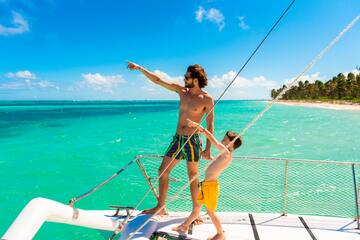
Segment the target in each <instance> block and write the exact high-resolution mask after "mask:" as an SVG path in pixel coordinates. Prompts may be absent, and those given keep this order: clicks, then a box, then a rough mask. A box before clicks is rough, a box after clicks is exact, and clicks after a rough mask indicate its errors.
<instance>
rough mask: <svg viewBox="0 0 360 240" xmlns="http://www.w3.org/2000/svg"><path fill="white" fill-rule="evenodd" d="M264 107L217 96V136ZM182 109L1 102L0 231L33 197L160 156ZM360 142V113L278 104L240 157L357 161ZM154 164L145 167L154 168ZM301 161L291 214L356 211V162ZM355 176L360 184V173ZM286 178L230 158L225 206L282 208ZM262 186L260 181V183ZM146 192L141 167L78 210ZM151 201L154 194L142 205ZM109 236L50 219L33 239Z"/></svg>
mask: <svg viewBox="0 0 360 240" xmlns="http://www.w3.org/2000/svg"><path fill="white" fill-rule="evenodd" d="M265 105H266V102H264V101H223V102H220V103H219V104H218V106H217V107H216V109H215V135H216V137H218V138H220V139H221V137H222V136H223V135H224V133H225V132H226V131H227V130H230V129H231V130H234V131H238V132H240V131H241V129H243V128H244V127H245V126H246V124H247V123H248V122H249V121H250V120H251V119H252V118H253V117H254V116H255V115H256V114H257V113H258V112H259V111H261V110H262V109H263V108H264V106H265ZM178 106H179V103H178V102H177V101H119V102H117V101H101V102H97V101H89V102H72V101H55V102H53V101H42V102H33V101H26V102H16V101H15V102H11V101H2V102H0V176H1V181H0V189H1V190H0V191H1V194H0V209H1V211H0V235H2V234H3V233H4V232H5V230H6V229H7V228H8V227H9V225H10V224H11V222H12V221H13V220H14V219H15V217H16V216H17V214H18V213H19V212H20V211H21V209H22V208H23V207H24V206H25V204H26V203H27V202H28V201H29V200H31V199H32V198H34V197H38V196H42V197H46V198H50V199H54V200H57V201H60V202H63V203H67V201H68V200H69V199H71V198H72V197H74V196H77V195H79V194H81V193H83V192H85V191H87V190H89V189H90V188H91V187H93V186H95V185H96V184H97V183H99V182H101V181H103V180H104V179H106V178H107V177H109V176H110V175H111V174H112V173H114V172H116V171H117V170H119V169H120V168H121V167H122V166H124V165H125V164H126V163H127V162H129V161H130V160H131V159H133V157H134V156H136V155H139V154H142V155H151V154H158V155H161V154H163V153H164V151H165V150H166V148H167V146H168V144H169V142H170V141H171V138H172V136H173V134H174V133H175V128H176V123H177V115H178ZM359 139H360V112H356V111H337V110H329V109H319V108H305V107H299V106H296V107H295V106H284V105H275V106H273V108H272V109H270V110H269V112H268V113H266V114H265V115H264V116H263V118H261V119H260V120H259V121H258V122H257V123H256V124H255V125H254V126H253V127H252V128H251V129H250V130H249V131H248V132H247V134H246V135H245V136H244V139H243V141H244V144H243V146H242V147H241V148H240V149H239V150H238V151H237V152H236V153H235V155H239V156H240V155H245V156H270V157H288V158H305V159H320V160H335V161H354V162H360V140H359ZM203 140H204V141H205V139H203ZM213 153H214V154H215V153H216V151H213ZM156 164H157V163H153V164H150V163H149V164H148V165H146V164H145V165H146V167H147V168H148V170H149V171H150V172H151V171H153V172H156V168H157V165H156ZM183 165H184V164H183ZM300 165H301V163H294V164H293V166H291V167H290V169H289V175H290V176H297V177H298V178H290V179H289V194H288V201H289V203H288V209H287V210H288V211H289V212H294V213H296V212H298V213H305V214H316V215H332V214H333V213H335V214H333V215H340V216H347V217H351V216H352V214H353V213H354V212H353V209H354V208H353V207H354V206H353V205H351V204H353V203H354V198H353V197H354V196H353V195H352V194H353V192H354V189H353V182H352V175H351V167H350V166H340V165H338V166H322V165H319V164H313V165H311V164H310V165H306V166H303V165H301V166H300ZM357 172H358V173H357V174H358V175H357V176H356V179H357V180H359V179H360V178H359V176H360V169H357ZM283 176H284V171H283V165H282V164H280V163H278V162H276V163H274V164H268V165H266V164H265V165H264V163H260V162H256V163H254V162H248V161H246V162H235V163H233V165H232V168H231V169H230V170H229V171H227V172H225V173H224V177H223V178H222V179H225V180H226V181H225V180H224V183H222V187H223V188H222V189H223V190H222V191H223V193H224V194H223V195H222V197H221V198H220V202H224V203H225V202H230V201H231V202H232V203H233V204H224V205H220V208H221V209H223V210H227V211H231V210H245V211H262V212H278V211H281V206H282V205H281V203H282V199H281V197H279V196H282V191H283V189H282V181H281V179H283ZM299 179H302V180H299ZM260 180H261V181H260ZM299 181H302V182H301V184H302V185H300V184H299ZM226 182H231V183H232V184H229V185H234V186H236V189H238V192H239V195H241V197H242V198H241V199H240V200H234V199H232V198H231V197H232V195H231V193H232V194H233V191H232V190H231V189H230V188H229V187H228V186H227V185H226ZM257 182H263V184H261V185H257V186H255V185H254V183H257ZM358 182H359V181H358ZM303 183H306V186H304V185H303ZM308 186H309V187H308ZM146 190H147V185H146V183H145V182H144V180H143V178H142V175H141V173H140V171H139V170H138V169H136V168H135V165H134V167H132V168H130V169H129V171H126V172H124V174H122V175H120V176H119V177H118V178H117V179H115V180H114V181H113V182H110V183H109V184H108V185H106V186H105V187H103V188H102V189H100V190H99V191H98V192H97V193H95V194H94V195H92V196H90V197H89V198H86V199H84V200H82V201H80V202H79V203H78V205H77V206H78V207H80V208H85V209H107V208H108V205H110V204H114V205H135V204H136V203H137V201H139V200H140V198H141V197H142V194H143V193H144V191H146ZM254 192H256V194H254ZM185 195H188V192H186V193H185ZM322 198H323V199H322ZM329 198H332V199H329ZM242 200H243V201H242ZM326 200H329V201H330V200H331V201H330V202H331V204H332V205H329V206H326V209H325V208H324V209H322V210H321V211H320V210H319V209H320V208H319V205H316V204H315V205H314V204H308V203H309V202H311V203H319V204H320V205H321V204H322V205H324V204H325V203H324V201H326ZM153 204H154V198H153V197H151V196H150V197H149V198H147V199H146V201H145V202H144V204H143V205H142V206H141V207H142V208H146V207H150V206H152V205H153ZM311 205H312V206H313V207H312V208H311ZM350 205H351V206H350ZM173 207H175V205H174V206H173ZM232 207H234V208H236V209H232ZM104 236H105V235H104V233H103V232H99V231H96V230H91V229H84V228H80V227H74V226H67V225H61V224H54V223H46V224H45V225H44V226H43V227H42V228H41V229H40V231H39V233H38V234H37V235H36V237H35V239H50V238H51V239H85V238H86V239H104Z"/></svg>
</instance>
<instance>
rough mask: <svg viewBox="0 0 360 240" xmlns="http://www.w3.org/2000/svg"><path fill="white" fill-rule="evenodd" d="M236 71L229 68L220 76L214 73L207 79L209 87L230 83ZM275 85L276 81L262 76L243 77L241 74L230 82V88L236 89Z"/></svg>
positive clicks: (223, 86) (224, 85) (219, 86)
mask: <svg viewBox="0 0 360 240" xmlns="http://www.w3.org/2000/svg"><path fill="white" fill-rule="evenodd" d="M235 76H236V72H235V71H233V70H231V71H229V72H227V73H224V74H223V75H221V76H217V75H215V76H214V77H212V78H211V79H210V81H209V87H212V88H223V89H225V87H226V86H227V85H228V84H230V82H231V81H232V80H233V79H234V78H235ZM275 86H276V82H275V81H272V80H269V79H267V78H266V77H264V76H257V77H253V78H245V77H242V76H238V77H237V78H236V80H235V82H234V83H233V84H232V86H231V87H232V88H238V89H246V88H253V87H260V88H265V89H271V88H273V87H275Z"/></svg>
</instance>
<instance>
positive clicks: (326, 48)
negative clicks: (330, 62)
mask: <svg viewBox="0 0 360 240" xmlns="http://www.w3.org/2000/svg"><path fill="white" fill-rule="evenodd" d="M359 19H360V15H358V16H356V17H355V18H354V19H353V20H352V21H351V22H350V23H349V24H348V25H347V26H346V27H345V28H344V29H343V30H342V31H341V32H340V33H339V34H338V35H337V36H336V37H335V38H334V39H333V40H332V41H331V42H330V43H329V44H328V45H327V46H326V47H325V48H324V49H323V50H321V51H320V53H319V54H318V55H316V57H315V58H314V59H312V61H311V62H310V63H309V64H308V65H307V66H306V67H305V69H304V70H303V71H302V72H301V73H300V74H299V76H298V77H297V78H296V79H295V80H293V81H292V82H291V83H290V84H288V86H291V85H292V84H294V83H295V82H296V81H297V80H298V79H299V78H300V77H301V76H302V75H303V74H305V73H306V72H307V71H309V70H310V69H311V68H312V67H313V66H314V65H315V63H316V62H317V61H319V60H320V59H321V58H322V57H323V56H324V55H325V53H326V52H328V51H329V50H330V49H331V48H332V47H333V46H334V45H335V44H336V43H337V42H338V41H339V40H340V39H341V38H342V37H343V35H344V34H345V33H346V32H348V31H349V30H350V29H351V28H352V27H353V26H354V25H355V23H356V22H357V21H358V20H359ZM285 89H286V87H285V88H284V90H285ZM284 90H283V91H282V92H280V94H279V95H278V96H277V97H276V98H275V99H274V100H273V101H271V102H270V104H268V106H270V107H271V106H272V105H273V103H274V102H275V100H277V99H279V98H278V97H279V96H280V95H283V94H284ZM270 107H269V108H270ZM265 109H266V108H265ZM265 112H266V111H262V112H261V113H262V114H261V113H260V114H258V116H262V115H263V114H264V113H265ZM254 119H260V117H258V118H256V117H255V118H254ZM252 122H254V121H251V122H250V123H252ZM254 123H255V122H254ZM252 125H253V124H251V125H250V124H248V126H249V127H248V128H245V129H249V128H250V127H251V126H252ZM237 137H239V135H238V136H237ZM211 163H212V161H211V162H209V163H208V164H207V165H206V166H205V167H204V168H203V169H202V171H205V170H206V169H207V168H208V167H209V165H210V164H211ZM198 176H199V173H197V174H196V175H194V176H193V177H192V178H191V179H190V180H189V181H188V182H187V183H186V184H185V185H184V186H183V187H182V188H181V189H180V190H179V191H178V192H177V193H176V194H175V195H174V196H173V197H172V198H170V200H169V201H168V202H167V203H165V205H164V206H163V207H161V208H160V209H158V210H157V211H156V212H155V213H154V214H153V215H152V216H151V218H152V217H153V216H155V215H157V214H158V213H160V211H161V210H162V209H164V208H165V206H166V205H168V204H169V203H171V202H173V201H174V200H175V199H176V198H177V196H178V195H180V194H181V193H182V192H183V191H184V190H185V189H186V188H187V187H188V186H189V185H190V184H191V183H192V182H193V181H194V180H195V179H196V178H197V177H198ZM151 218H149V219H148V220H146V221H145V222H144V223H143V224H142V225H141V226H140V227H139V228H137V229H136V230H135V231H134V232H133V233H132V234H130V236H129V237H128V238H127V240H129V239H131V238H133V237H134V236H135V234H136V233H137V232H138V231H140V230H141V229H142V228H143V227H144V226H145V225H146V224H147V223H148V222H149V221H150V220H151Z"/></svg>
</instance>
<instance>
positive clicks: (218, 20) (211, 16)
mask: <svg viewBox="0 0 360 240" xmlns="http://www.w3.org/2000/svg"><path fill="white" fill-rule="evenodd" d="M204 17H205V19H206V20H208V21H209V22H212V23H215V24H216V25H217V26H218V29H219V31H221V30H222V29H223V28H224V26H225V17H224V15H223V14H222V12H221V11H220V10H218V9H216V8H210V9H209V10H205V9H204V8H203V7H202V6H199V8H198V10H196V12H195V19H196V21H198V22H202V21H203V19H204Z"/></svg>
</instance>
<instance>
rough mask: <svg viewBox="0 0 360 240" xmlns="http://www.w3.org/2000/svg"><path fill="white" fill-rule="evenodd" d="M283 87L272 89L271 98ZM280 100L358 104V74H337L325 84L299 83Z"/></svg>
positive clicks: (359, 93)
mask: <svg viewBox="0 0 360 240" xmlns="http://www.w3.org/2000/svg"><path fill="white" fill-rule="evenodd" d="M357 70H358V71H360V68H359V67H357ZM285 87H286V86H285V85H283V86H282V87H281V88H279V89H272V90H271V97H272V98H276V97H277V96H278V95H279V93H280V92H281V91H282V90H283V89H284V88H285ZM281 100H292V101H304V102H326V103H334V104H360V74H354V73H352V72H350V73H348V74H347V76H345V75H344V74H343V73H339V74H338V75H337V76H334V77H333V78H332V79H330V80H328V81H326V82H325V83H323V82H322V81H320V80H316V81H315V82H314V83H310V82H309V81H308V80H306V81H304V82H303V81H300V82H299V83H298V85H297V86H293V87H291V88H290V89H289V90H287V91H286V92H285V93H284V95H283V96H282V97H281Z"/></svg>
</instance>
